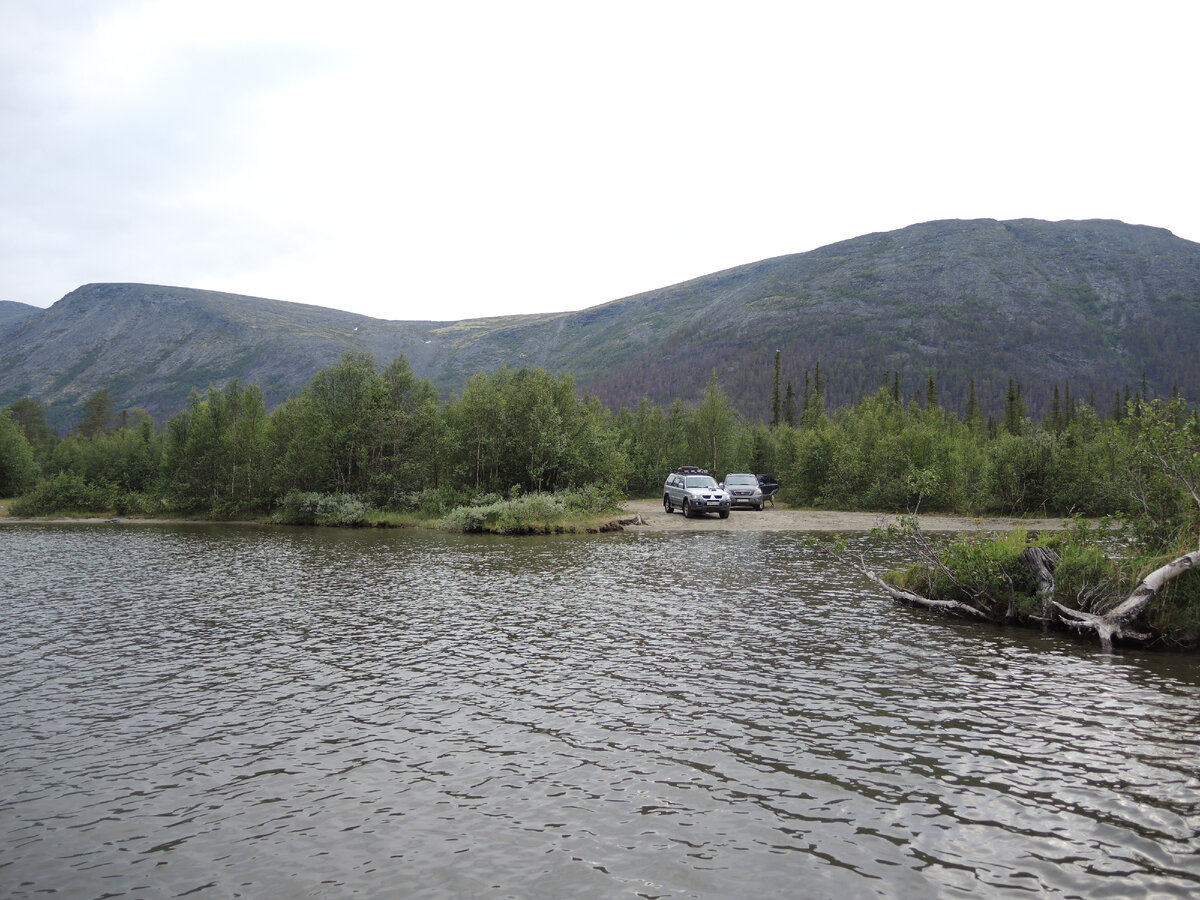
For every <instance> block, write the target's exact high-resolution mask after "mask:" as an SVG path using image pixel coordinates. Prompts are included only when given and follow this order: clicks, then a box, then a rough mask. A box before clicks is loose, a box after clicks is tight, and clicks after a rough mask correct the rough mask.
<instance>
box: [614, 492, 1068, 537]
mask: <svg viewBox="0 0 1200 900" xmlns="http://www.w3.org/2000/svg"><path fill="white" fill-rule="evenodd" d="M633 516H641V518H642V522H643V523H644V524H643V525H626V526H625V527H626V530H630V529H637V528H646V529H648V530H653V531H870V530H871V529H872V528H875V527H877V526H879V525H886V524H888V523H889V522H891V521H894V520H895V519H896V516H894V515H889V514H887V513H863V512H831V511H828V510H815V509H789V508H788V507H786V506H784V505H783V504H782V503H781V504H779V505H778V506H775V507H771V506H767V508H766V509H764V510H763V511H762V512H758V511H756V510H751V509H735V510H733V511H731V512H730V514H729V518H728V519H722V518H720V517H719V516H717V515H716V514H715V513H710V514H708V515H704V516H697V517H696V518H692V519H685V518H684V517H683V513H679V512H675V513H670V514H668V513H667V512H665V511H664V510H663V506H662V503H661V502H660V501H657V500H631V501H630V502H628V503H626V504H625V511H624V512H623V513H622V514H621V520H622V521H623V522H624V521H625V520H626V519H628V518H631V517H633ZM920 518H921V528H922V530H924V531H952V532H957V531H1011V530H1012V529H1014V528H1027V529H1029V530H1030V531H1057V530H1060V529H1061V528H1062V527H1063V520H1062V519H1004V518H1000V519H969V518H964V517H961V516H934V515H930V516H921V517H920Z"/></svg>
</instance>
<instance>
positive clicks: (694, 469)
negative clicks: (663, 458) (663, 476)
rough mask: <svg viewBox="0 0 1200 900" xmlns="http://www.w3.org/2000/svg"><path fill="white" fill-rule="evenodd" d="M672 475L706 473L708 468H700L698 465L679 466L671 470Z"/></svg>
mask: <svg viewBox="0 0 1200 900" xmlns="http://www.w3.org/2000/svg"><path fill="white" fill-rule="evenodd" d="M671 472H672V474H674V475H708V474H710V473H709V471H708V469H701V468H699V467H698V466H680V467H679V468H677V469H672V470H671Z"/></svg>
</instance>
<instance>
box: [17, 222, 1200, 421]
mask: <svg viewBox="0 0 1200 900" xmlns="http://www.w3.org/2000/svg"><path fill="white" fill-rule="evenodd" d="M564 293H569V286H565V287H564ZM1198 331H1200V244H1196V243H1193V242H1190V241H1185V240H1182V239H1180V238H1177V237H1175V236H1174V235H1172V234H1171V233H1170V232H1167V231H1165V230H1163V229H1159V228H1151V227H1145V226H1133V225H1126V224H1124V223H1120V222H1113V221H1099V220H1094V221H1084V222H1043V221H1037V220H1016V221H1008V222H999V221H995V220H990V219H981V220H970V221H942V222H928V223H924V224H921V225H913V226H911V227H909V228H904V229H900V230H898V231H893V232H886V233H880V234H870V235H865V236H863V237H859V238H854V239H852V240H848V241H842V242H840V243H837V244H832V245H829V246H827V247H822V248H820V249H817V250H814V251H811V252H809V253H801V254H794V255H790V256H782V257H777V258H774V259H768V260H763V261H760V262H756V263H751V264H749V265H745V266H740V267H737V268H734V269H729V270H726V271H723V272H717V273H714V274H712V275H707V276H704V277H702V278H697V279H694V280H692V281H688V282H685V283H683V284H678V285H673V286H671V287H666V288H661V289H658V290H654V291H649V292H647V293H644V294H639V295H637V296H633V297H627V298H625V299H622V300H616V301H613V302H611V303H607V304H603V305H601V306H597V307H593V308H591V309H587V310H583V311H581V312H572V313H558V314H550V315H531V316H512V317H504V318H491V319H478V320H470V321H462V322H393V321H383V320H378V319H372V318H369V317H366V316H359V315H354V314H351V313H345V312H340V311H337V310H330V309H323V308H320V307H314V306H306V305H302V304H296V303H287V302H283V301H278V300H267V299H263V298H255V297H243V296H239V295H233V294H222V293H217V292H213V291H202V290H195V289H190V288H172V287H160V286H153V285H132V284H96V285H85V286H84V287H81V288H79V289H78V290H76V291H73V292H72V293H70V294H68V295H67V296H66V297H64V298H63V299H62V300H60V301H58V302H57V303H56V304H54V306H52V307H51V308H50V309H47V310H38V309H36V308H34V307H26V306H25V305H24V304H8V305H4V304H0V404H3V403H9V402H12V401H13V400H16V399H19V398H20V397H23V396H32V397H36V398H37V399H39V400H41V401H42V402H43V403H45V404H47V406H48V408H49V410H50V413H51V419H52V420H53V421H54V422H55V423H56V424H58V425H60V426H65V425H67V424H69V423H71V422H73V421H77V420H78V411H79V409H80V407H81V405H82V402H83V400H84V399H85V398H86V397H87V396H89V395H90V394H91V393H92V392H94V391H96V390H98V389H100V388H102V387H103V388H107V389H108V390H109V391H110V392H111V394H112V395H113V398H114V400H115V402H116V404H117V408H118V409H121V408H126V407H142V408H145V409H147V410H149V411H150V412H151V413H152V414H153V415H154V416H155V418H156V419H158V420H159V421H161V420H163V419H164V418H166V417H168V416H170V415H171V414H173V413H174V412H175V411H177V410H178V409H180V408H181V407H182V406H183V404H184V403H185V402H186V398H187V395H188V393H189V392H190V391H191V390H192V389H193V388H195V389H198V390H201V391H203V390H204V389H205V388H206V387H207V386H208V385H209V384H210V383H211V384H216V385H222V384H224V383H225V382H226V381H228V380H229V379H230V378H234V377H237V378H240V379H241V380H242V381H243V382H252V383H256V384H259V385H260V386H262V388H263V390H264V393H265V394H266V396H267V400H268V402H269V403H276V402H278V401H280V400H281V399H283V398H284V397H286V396H288V395H290V394H293V393H295V392H297V391H298V390H299V389H300V388H301V387H302V386H303V385H304V384H305V383H307V381H308V380H309V379H310V378H311V377H312V375H313V374H314V373H315V372H316V371H317V370H318V369H320V368H322V367H324V366H328V365H330V364H332V363H333V362H335V361H336V360H337V359H338V357H339V356H340V355H341V354H342V353H344V352H346V351H351V350H354V351H368V352H371V353H373V354H374V355H375V356H376V358H377V359H378V360H379V362H380V363H381V364H383V363H386V362H388V361H390V360H391V359H392V358H394V357H395V356H396V355H398V354H404V355H405V356H406V357H407V358H408V359H409V361H410V362H411V364H412V366H413V369H414V370H415V371H416V372H417V374H418V375H420V376H422V377H426V378H430V379H432V380H433V381H434V383H435V384H437V385H438V387H439V388H440V389H441V390H442V391H443V392H451V391H456V390H458V389H460V388H461V386H462V384H463V383H464V381H465V379H466V378H467V377H468V376H469V375H471V374H473V373H474V372H477V371H491V370H494V369H495V368H497V367H499V366H500V365H508V366H510V367H517V366H521V365H537V366H545V367H547V368H550V369H552V370H555V371H569V372H572V373H574V375H575V378H576V383H577V385H578V386H579V387H580V388H581V389H582V390H586V391H588V392H591V393H594V394H596V395H597V396H599V397H600V398H601V399H602V400H604V401H605V402H606V403H608V404H609V405H610V406H613V407H616V406H620V405H626V404H632V403H636V402H637V401H638V400H639V399H640V398H641V397H647V398H648V399H650V400H652V401H654V402H657V403H662V404H669V403H670V402H672V401H673V400H674V399H676V398H680V399H683V400H685V401H691V400H694V399H696V398H698V397H699V396H700V395H701V394H702V392H703V389H704V385H705V384H706V383H707V381H708V380H709V377H710V376H711V374H712V373H713V372H714V371H715V372H716V373H717V375H718V378H719V381H720V383H721V385H722V387H723V388H724V389H725V390H726V392H727V393H728V394H729V396H730V398H731V399H732V400H733V401H734V403H735V404H736V405H738V407H739V408H740V409H741V410H742V411H743V412H744V413H745V414H746V415H747V416H748V417H750V418H753V419H760V420H761V419H765V418H766V416H767V415H768V407H769V404H770V395H771V383H772V378H773V371H774V370H773V363H774V354H775V351H776V350H779V351H780V356H781V360H782V365H783V376H784V379H785V381H786V380H790V381H791V382H792V384H793V386H794V388H795V390H796V391H797V392H798V393H800V392H802V391H803V385H804V379H805V375H806V372H812V371H813V370H814V369H815V366H816V364H817V363H818V362H820V364H821V369H822V373H823V375H824V379H825V387H826V394H827V398H828V400H829V401H830V403H832V404H834V405H837V404H840V403H845V402H850V401H852V400H854V399H856V398H857V397H858V396H859V395H860V394H861V393H863V392H865V391H872V390H874V389H875V388H876V387H877V386H878V385H879V384H880V383H881V382H882V381H883V380H885V379H887V380H888V381H889V383H890V379H891V376H892V373H893V372H897V373H899V375H900V378H901V382H902V385H903V389H904V391H905V393H906V394H907V395H911V394H912V393H913V392H915V391H916V390H918V389H919V388H922V387H923V386H924V385H925V383H926V379H927V377H928V376H929V375H930V374H933V375H934V376H935V378H936V380H937V383H938V387H939V391H940V393H941V397H942V400H943V403H945V404H946V405H949V406H952V407H957V408H960V409H961V406H962V404H963V402H964V400H965V397H966V392H967V386H968V382H969V380H970V379H971V378H974V379H975V381H976V384H977V387H978V391H979V396H980V401H981V403H982V404H983V405H984V407H985V410H990V411H993V412H996V411H998V410H999V408H1000V404H1001V403H1002V400H1003V395H1004V392H1005V389H1006V386H1007V381H1008V379H1009V377H1015V378H1017V379H1018V380H1020V381H1021V382H1022V386H1023V391H1024V394H1025V398H1026V401H1027V403H1028V404H1029V406H1030V408H1031V410H1033V411H1035V412H1037V411H1040V410H1044V409H1046V408H1048V405H1049V402H1050V396H1051V394H1052V391H1053V388H1054V386H1055V385H1056V384H1059V385H1064V386H1065V384H1066V382H1068V381H1069V382H1070V386H1071V390H1072V393H1073V396H1075V397H1077V398H1081V399H1084V398H1087V397H1088V396H1089V395H1094V396H1095V397H1096V399H1097V404H1098V405H1099V406H1101V407H1102V408H1104V409H1107V408H1108V407H1109V406H1110V405H1111V402H1112V396H1113V392H1114V391H1119V390H1120V389H1121V388H1122V387H1123V386H1124V385H1126V384H1130V385H1132V386H1134V387H1135V388H1136V387H1137V385H1138V384H1139V382H1140V381H1141V379H1142V378H1143V376H1144V377H1145V379H1146V382H1147V384H1148V385H1149V386H1150V388H1151V389H1153V390H1156V391H1158V392H1159V393H1163V394H1165V393H1169V392H1170V391H1171V390H1172V389H1173V388H1178V389H1179V390H1180V391H1182V392H1183V393H1184V394H1185V395H1187V396H1189V397H1192V398H1197V397H1200V354H1197V353H1196V352H1195V351H1194V344H1195V335H1196V334H1197V333H1198Z"/></svg>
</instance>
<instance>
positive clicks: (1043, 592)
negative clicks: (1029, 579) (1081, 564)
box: [1021, 547, 1062, 624]
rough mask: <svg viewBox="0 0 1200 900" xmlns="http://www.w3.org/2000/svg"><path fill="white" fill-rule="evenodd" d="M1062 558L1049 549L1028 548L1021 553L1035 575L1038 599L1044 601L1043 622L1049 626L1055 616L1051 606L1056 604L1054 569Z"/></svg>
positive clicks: (1026, 565)
mask: <svg viewBox="0 0 1200 900" xmlns="http://www.w3.org/2000/svg"><path fill="white" fill-rule="evenodd" d="M1060 559H1062V557H1061V556H1059V555H1058V553H1057V552H1056V551H1054V550H1051V549H1050V548H1049V547H1026V548H1025V549H1024V550H1022V551H1021V562H1023V563H1025V568H1027V569H1029V571H1030V572H1032V573H1033V578H1034V580H1035V581H1036V582H1037V586H1038V597H1039V598H1040V599H1041V601H1042V621H1043V622H1044V623H1046V624H1049V622H1050V619H1051V618H1052V616H1053V613H1054V611H1053V609H1051V606H1052V605H1053V603H1054V567H1055V566H1056V565H1058V561H1059V560H1060Z"/></svg>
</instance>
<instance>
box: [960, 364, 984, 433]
mask: <svg viewBox="0 0 1200 900" xmlns="http://www.w3.org/2000/svg"><path fill="white" fill-rule="evenodd" d="M963 420H964V421H965V422H966V424H967V427H968V428H970V429H971V431H972V432H974V433H975V434H978V433H979V430H980V427H981V426H982V425H983V416H982V415H981V414H980V411H979V396H978V395H977V394H976V392H975V379H974V378H972V379H971V383H970V387H969V388H968V389H967V410H966V414H965V415H964V417H963Z"/></svg>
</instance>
